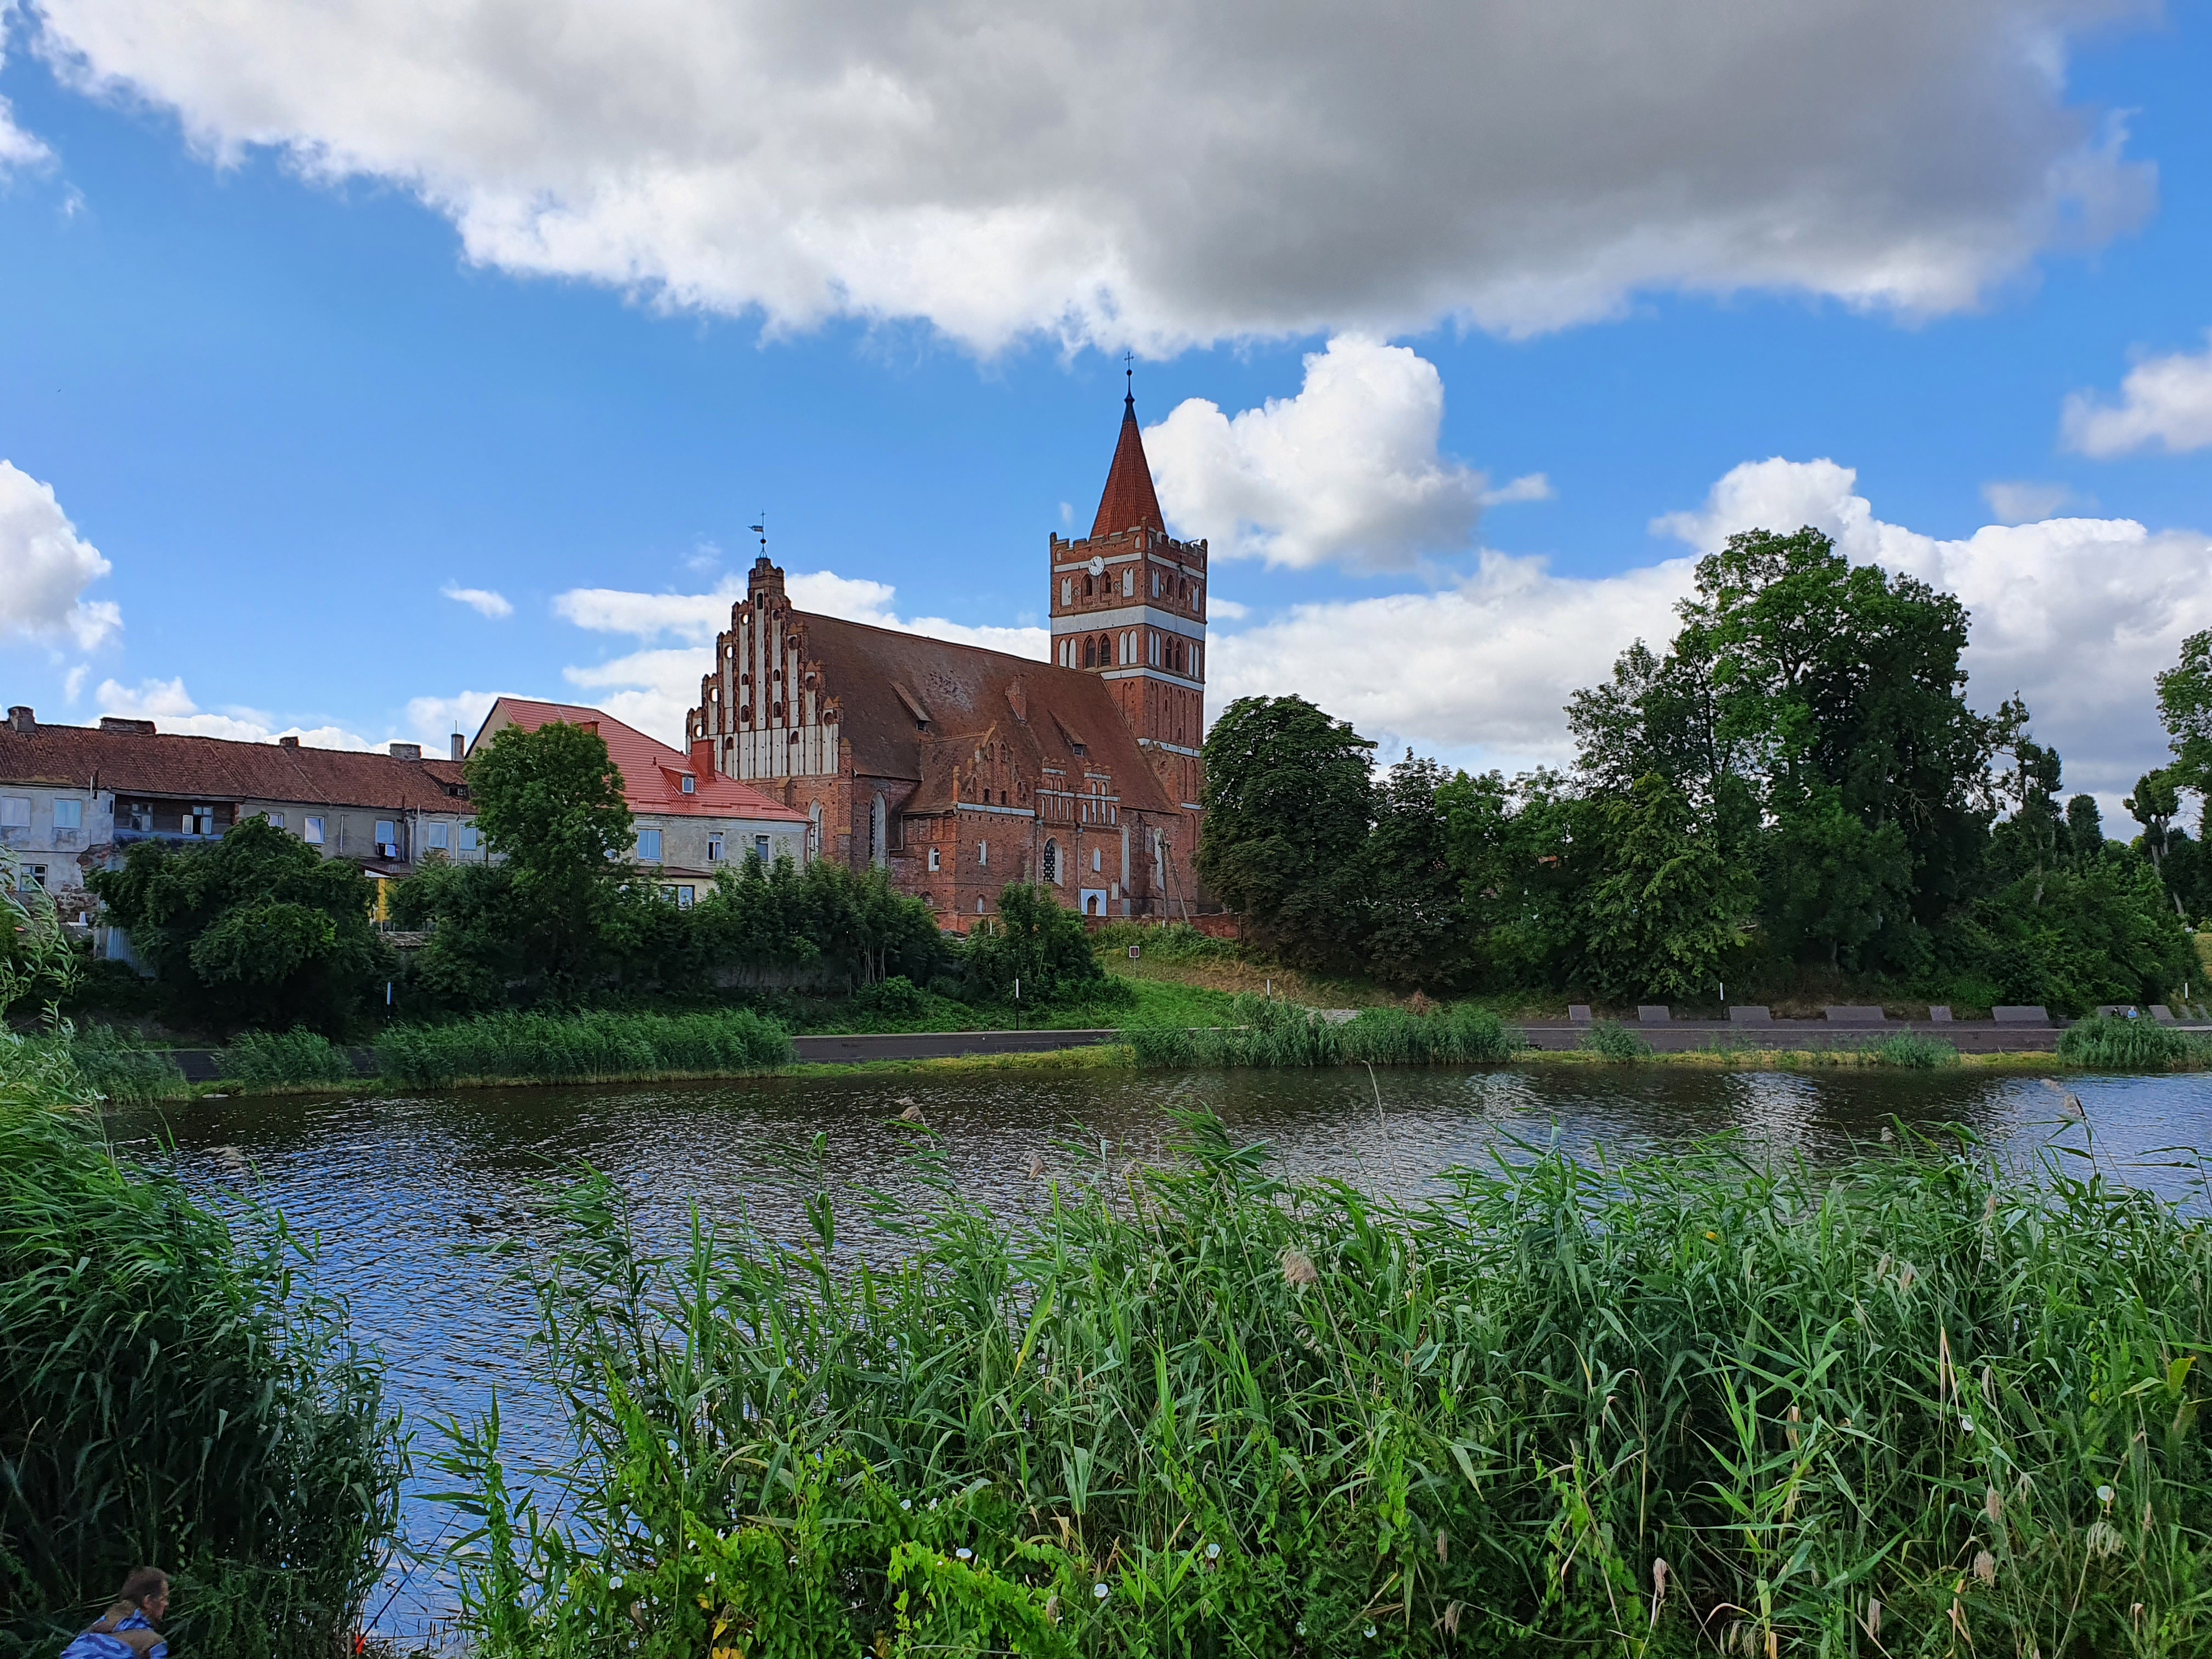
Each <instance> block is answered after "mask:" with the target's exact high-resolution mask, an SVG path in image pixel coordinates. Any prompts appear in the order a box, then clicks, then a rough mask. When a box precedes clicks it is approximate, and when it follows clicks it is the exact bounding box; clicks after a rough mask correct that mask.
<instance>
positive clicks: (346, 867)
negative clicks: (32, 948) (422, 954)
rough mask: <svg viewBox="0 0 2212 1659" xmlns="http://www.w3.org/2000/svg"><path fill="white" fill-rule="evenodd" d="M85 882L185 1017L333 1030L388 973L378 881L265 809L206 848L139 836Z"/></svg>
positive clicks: (232, 1023) (389, 959)
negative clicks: (118, 861)
mask: <svg viewBox="0 0 2212 1659" xmlns="http://www.w3.org/2000/svg"><path fill="white" fill-rule="evenodd" d="M92 888H93V890H94V892H95V893H97V894H98V895H99V896H100V899H101V901H102V902H104V903H106V906H107V908H108V910H109V913H110V914H111V915H112V917H113V919H114V920H115V921H117V922H118V923H119V924H120V925H121V926H122V927H123V928H124V929H125V932H127V933H129V934H130V937H131V948H132V949H133V950H134V951H137V954H138V956H139V957H140V959H141V960H143V962H145V963H146V964H147V965H148V966H149V967H150V968H152V969H154V970H155V974H156V975H157V976H158V977H159V978H160V980H161V986H162V989H163V994H164V997H165V1000H167V1003H168V1004H169V1006H170V1007H171V1008H172V1009H173V1011H174V1012H178V1013H179V1014H180V1015H182V1016H183V1017H185V1018H191V1019H195V1020H199V1021H204V1022H206V1023H208V1024H214V1025H217V1026H221V1027H223V1028H226V1029H234V1028H236V1027H240V1026H265V1027H268V1028H270V1029H272V1030H283V1029H289V1028H290V1027H292V1026H295V1025H310V1026H313V1027H315V1028H316V1029H318V1030H324V1031H328V1032H331V1033H336V1032H338V1031H340V1030H343V1027H344V1025H345V1023H346V1020H347V1018H348V1017H349V1015H350V1014H351V1013H352V1012H354V1010H355V1009H356V1006H358V1005H359V1004H360V1003H361V1002H362V999H363V998H364V997H366V996H367V995H368V994H370V992H371V991H372V990H373V989H374V988H375V987H378V986H380V984H381V982H382V981H384V980H386V978H388V977H390V976H391V975H392V973H393V972H394V971H395V964H394V962H393V959H392V952H391V951H390V950H389V949H388V948H387V947H386V945H385V944H384V942H383V941H382V940H381V939H380V938H378V936H377V934H376V932H375V930H374V927H371V926H370V922H369V911H370V908H371V906H372V905H373V904H374V902H375V897H376V893H375V884H374V883H373V882H371V881H370V880H369V878H368V877H367V876H365V875H363V874H362V872H361V869H360V866H357V865H354V864H350V863H348V862H347V861H346V860H343V859H325V858H324V857H323V856H322V854H319V853H318V852H316V850H315V849H314V848H312V847H309V846H307V844H306V843H304V842H299V841H295V840H294V839H293V838H292V837H291V836H289V835H287V834H285V832H284V831H283V830H282V829H271V828H270V825H269V821H268V820H267V819H266V818H260V817H254V818H248V819H247V820H246V822H245V823H240V824H238V825H235V826H234V828H232V829H230V831H229V832H228V834H226V835H225V836H223V837H222V840H221V841H219V842H213V843H211V844H208V845H204V846H198V847H173V846H170V845H168V844H167V843H164V842H139V843H138V844H137V845H136V846H134V847H133V848H131V851H130V852H129V854H127V855H126V856H125V859H124V862H123V866H122V867H121V868H120V869H118V870H103V871H99V872H94V875H93V877H92Z"/></svg>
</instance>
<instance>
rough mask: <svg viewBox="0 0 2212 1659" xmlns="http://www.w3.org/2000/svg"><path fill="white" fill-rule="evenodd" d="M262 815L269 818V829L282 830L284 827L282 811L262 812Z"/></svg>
mask: <svg viewBox="0 0 2212 1659" xmlns="http://www.w3.org/2000/svg"><path fill="white" fill-rule="evenodd" d="M262 816H263V817H265V818H267V819H268V820H269V827H270V829H283V827H284V815H283V813H282V812H264V813H263V814H262Z"/></svg>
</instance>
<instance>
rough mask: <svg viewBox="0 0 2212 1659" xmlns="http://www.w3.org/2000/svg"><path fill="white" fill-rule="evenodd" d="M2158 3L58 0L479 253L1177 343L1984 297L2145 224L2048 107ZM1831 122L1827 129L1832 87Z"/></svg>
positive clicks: (198, 114)
mask: <svg viewBox="0 0 2212 1659" xmlns="http://www.w3.org/2000/svg"><path fill="white" fill-rule="evenodd" d="M2143 9H2145V8H2143V7H2142V6H2141V5H2140V3H2138V0H1947V3H1943V4H1937V5H1930V4H1929V3H1927V0H1801V3H1796V4H1791V5H1786V6H1766V7H1744V6H1716V5H1713V4H1711V3H1710V0H1652V3H1648V4H1644V5H1640V6H1627V7H1624V6H1621V5H1620V4H1618V3H1613V0H1553V3H1552V4H1548V5H1545V6H1527V5H1520V4H1515V3H1511V0H1469V3H1466V4H1462V5H1431V6H1427V7H1425V8H1422V9H1419V10H1417V11H1415V12H1413V13H1408V14H1394V15H1392V16H1391V17H1389V19H1387V20H1385V21H1380V22H1378V21H1377V19H1376V15H1374V14H1373V13H1372V12H1371V11H1370V10H1369V9H1364V8H1360V7H1347V6H1340V5H1328V4H1324V3H1320V0H1292V3H1291V4H1290V5H1288V6H1285V5H1284V4H1282V3H1279V0H1220V3H1217V4H1212V5H1205V6H1155V7H1150V8H1138V9H1131V8H1130V7H1128V6H1127V5H1123V4H1118V3H1114V0H1069V3H1066V4H1063V5H1060V6H1054V7H1045V8H1039V7H1036V6H1022V5H1018V4H1015V3H1012V0H911V3H908V4H907V5H905V6H903V7H901V8H897V9H889V10H887V9H884V7H881V6H878V5H869V4H863V3H860V0H803V3H802V0H633V3H629V4H625V5H619V6H609V5H604V4H594V3H590V0H328V3H324V4H319V5H316V6H313V7H301V6H299V5H296V4H294V3H290V0H43V3H41V4H40V6H39V8H38V9H37V10H36V11H35V13H34V14H33V15H35V16H36V17H37V18H38V19H39V20H40V21H39V27H40V46H41V49H42V50H43V51H44V52H45V53H46V56H47V57H48V58H49V59H50V60H51V61H52V62H54V63H55V64H57V65H58V68H59V69H60V70H61V72H62V73H63V74H64V76H70V77H71V78H73V79H74V80H75V81H76V82H77V83H78V84H80V85H82V86H85V87H88V88H96V89H99V90H101V91H103V92H106V93H108V94H112V95H117V96H123V97H128V98H131V99H136V100H145V101H147V102H149V103H151V104H153V105H155V106H161V107H165V108H168V109H172V110H173V111H175V112H176V113H177V115H178V116H179V119H180V120H181V121H182V123H183V125H184V127H185V131H186V132H187V133H188V134H189V135H190V137H191V140H192V141H193V142H194V143H196V144H197V146H198V147H200V148H201V149H203V150H204V152H206V153H207V154H209V155H211V156H214V157H216V158H219V159H228V158H232V157H235V156H236V155H239V154H240V152H241V151H243V150H244V149H247V148H249V147H254V146H273V147H276V148H278V149H281V150H282V151H283V153H284V154H285V155H287V156H288V157H289V159H290V161H292V163H293V164H294V165H295V166H296V167H298V168H299V169H301V171H302V172H303V173H307V174H309V175H311V176H313V177H315V178H318V179H328V180H337V179H345V178H352V177H367V178H374V179H382V180H387V181H390V182H392V183H394V184H396V185H398V186H399V187H401V188H403V189H406V190H409V191H413V192H414V193H415V194H416V195H417V196H418V197H420V198H421V199H422V201H424V202H425V203H426V204H428V205H430V206H431V207H432V208H433V209H434V210H436V211H438V212H440V213H442V214H444V215H446V216H447V217H449V218H450V219H451V220H452V221H453V223H454V224H455V225H456V226H457V227H458V228H459V234H460V236H461V239H462V243H463V246H464V247H465V250H466V252H467V255H468V257H469V258H471V259H473V260H477V261H479V262H482V263H484V264H494V265H497V266H501V267H503V268H505V269H507V270H515V271H522V272H542V273H547V274H553V275H560V276H578V277H583V278H586V279H588V280H592V281H595V282H600V283H609V284H611V285H614V286H617V287H619V288H622V289H626V290H630V291H634V292H639V293H642V294H645V295H649V296H652V297H653V298H654V299H655V300H657V301H659V302H662V303H665V304H667V305H671V306H675V307H696V308H700V309H703V310H708V311H714V312H723V313H757V314H759V315H761V316H763V318H764V319H766V320H767V321H768V322H769V324H770V325H772V326H777V327H790V326H803V325H808V324H811V323H812V322H814V321H816V320H817V319H822V318H824V317H827V316H830V315H833V314H848V315H854V316H859V317H862V318H866V319H894V318H922V319H927V321H928V322H930V323H931V324H933V325H935V326H936V327H937V328H939V329H940V330H942V331H945V333H946V334H948V335H951V336H952V337H957V338H958V339H960V340H962V341H964V342H967V343H970V344H971V345H974V346H976V347H978V348H981V349H992V348H994V347H996V346H999V345H1000V344H1003V343H1006V342H1007V341H1008V340H1011V339H1012V338H1015V337H1018V336H1021V335H1023V334H1024V333H1028V332H1030V331H1042V332H1044V333H1046V334H1048V335H1056V336H1059V337H1063V338H1066V339H1068V340H1072V341H1091V342H1100V343H1119V342H1123V341H1127V342H1129V343H1134V344H1137V345H1139V347H1141V348H1142V349H1146V350H1148V351H1155V352H1166V351H1171V350H1173V349H1176V348H1178V347H1180V346H1181V345H1183V344H1186V343H1193V342H1197V341H1203V340H1211V339H1216V338H1220V337H1234V336H1240V335H1249V334H1297V333H1303V332H1322V331H1331V330H1355V329H1356V330H1362V331H1369V332H1372V333H1378V334H1389V333H1392V332H1396V331H1403V330H1405V329H1407V328H1408V327H1413V326H1418V325H1423V324H1425V323H1426V322H1428V321H1430V320H1431V319H1436V318H1438V317H1443V316H1453V317H1459V318H1464V319H1468V320H1471V321H1473V322H1474V323H1475V324H1476V325H1480V326H1482V327H1486V328H1490V329H1495V330H1499V331H1506V332H1509V333H1521V332H1527V331H1538V330H1543V329H1548V328H1554V327H1558V326H1561V325H1566V324H1569V323H1572V322H1576V321H1578V320H1582V319H1589V318H1595V317H1602V316H1607V315H1611V314H1614V313H1618V312H1619V311H1620V310H1621V309H1622V307H1624V306H1625V305H1626V304H1627V303H1628V301H1630V299H1631V298H1632V296H1633V295H1635V294H1637V293H1638V292H1639V291H1645V290H1651V289H1683V290H1690V291H1696V292H1711V293H1725V292H1729V291H1733V290H1738V289H1782V290H1797V291H1803V292H1809V293H1813V294H1817V295H1828V296H1832V297H1834V298H1836V299H1838V300H1840V301H1844V303H1846V304H1849V305H1852V306H1855V307H1887V308H1892V309H1895V310H1897V311H1899V312H1903V313H1915V314H1924V313H1936V312H1942V311H1948V310H1954V309H1956V308H1959V307H1965V306H1970V305H1972V304H1973V303H1974V302H1975V301H1977V300H1978V298H1980V297H1981V296H1982V295H1984V294H1985V293H1986V292H1987V291H1989V289H1990V287H1991V286H1992V285H1993V284H1995V283H1999V282H2001V281H2002V280H2004V279H2006V278H2007V277H2008V276H2012V275H2013V274H2015V273H2016V272H2018V271H2019V270H2021V268H2022V267H2023V266H2024V265H2025V264H2027V262H2028V261H2030V260H2031V259H2032V258H2033V257H2034V256H2035V255H2036V253H2037V252H2039V251H2040V250H2042V249H2045V248H2047V247H2051V246H2062V245H2069V246H2081V245H2085V244H2087V245H2093V244H2095V243H2097V242H2099V241H2100V240H2105V239H2107V238H2109V237H2110V236H2111V235H2112V234H2116V233H2117V232H2118V231H2120V230H2122V229H2124V228H2128V227H2130V226H2131V225H2133V224H2134V223H2136V222H2138V221H2139V220H2140V219H2141V218H2142V216H2143V215H2144V214H2145V213H2146V212H2147V211H2148V208H2149V205H2150V201H2151V197H2152V195H2153V193H2154V175H2153V173H2152V170H2151V169H2150V168H2149V167H2146V166H2144V165H2143V164H2141V163H2136V162H2131V161H2128V160H2127V159H2126V158H2125V157H2124V155H2123V145H2124V134H2123V133H2122V132H2121V131H2119V130H2118V127H2117V126H2114V125H2106V126H2104V127H2101V128H2100V126H2099V124H2098V122H2097V120H2096V118H2095V117H2094V115H2093V113H2090V112H2085V111H2083V110H2082V109H2081V108H2080V107H2079V106H2069V104H2068V103H2067V102H2066V92H2065V69H2066V58H2067V55H2068V52H2069V47H2070V46H2071V43H2072V40H2073V39H2074V38H2075V36H2077V35H2078V34H2081V33H2084V32H2086V31H2087V30H2089V29H2091V28H2093V27H2096V26H2098V25H2100V24H2101V23H2104V22H2106V21H2109V20H2110V19H2112V18H2113V17H2115V16H2126V15H2132V14H2135V13H2137V12H2140V11H2142V10H2143ZM1808 112H1814V113H1808Z"/></svg>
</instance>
